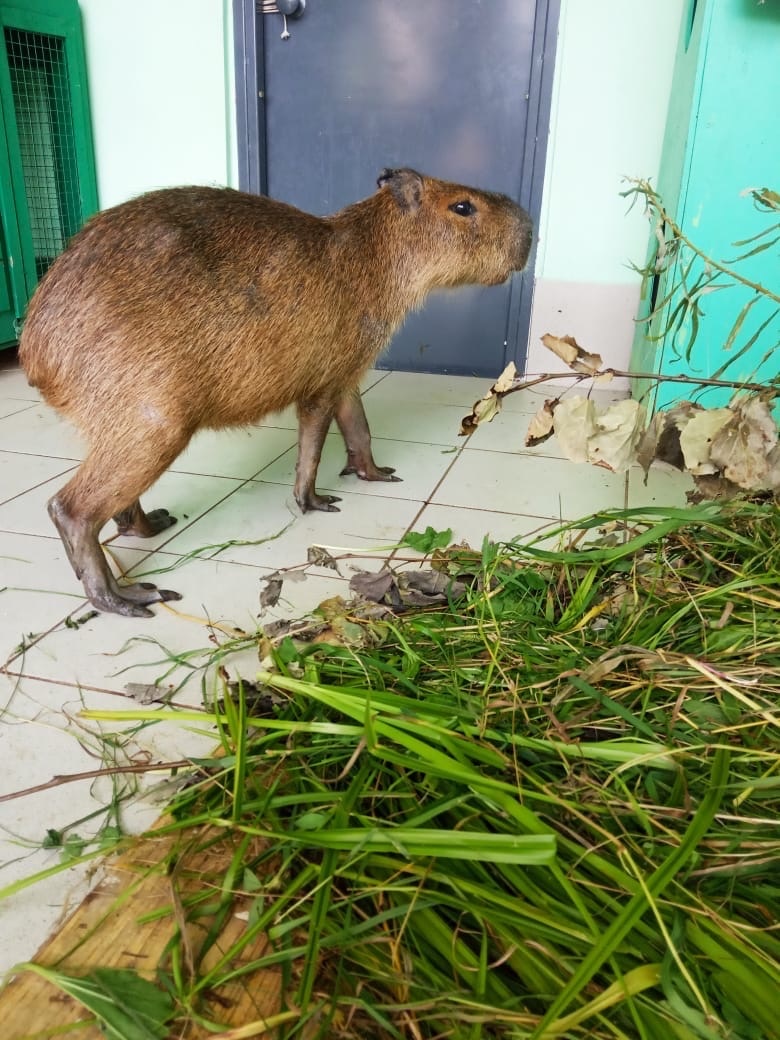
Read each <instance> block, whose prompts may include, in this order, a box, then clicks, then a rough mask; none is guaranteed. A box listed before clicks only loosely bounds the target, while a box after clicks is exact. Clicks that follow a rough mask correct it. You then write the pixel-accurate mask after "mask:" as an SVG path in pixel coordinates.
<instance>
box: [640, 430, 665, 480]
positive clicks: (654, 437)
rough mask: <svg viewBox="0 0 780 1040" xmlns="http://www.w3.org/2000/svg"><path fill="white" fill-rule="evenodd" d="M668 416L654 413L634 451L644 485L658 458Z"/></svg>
mask: <svg viewBox="0 0 780 1040" xmlns="http://www.w3.org/2000/svg"><path fill="white" fill-rule="evenodd" d="M668 416H669V413H668V412H656V413H655V415H654V416H653V418H652V419H651V420H650V422H649V424H648V426H647V429H646V430H645V432H644V433H643V434H642V436H641V437H640V439H639V444H638V445H637V449H636V461H637V462H638V463H639V465H640V466H641V467H642V469H643V470H644V474H645V484H646V483H647V474H648V473H649V472H650V467H651V466H652V464H653V463H654V462H655V460H656V459H657V458H658V448H659V445H660V443H661V438H662V437H663V435H664V434H665V433H666V429H667V422H668Z"/></svg>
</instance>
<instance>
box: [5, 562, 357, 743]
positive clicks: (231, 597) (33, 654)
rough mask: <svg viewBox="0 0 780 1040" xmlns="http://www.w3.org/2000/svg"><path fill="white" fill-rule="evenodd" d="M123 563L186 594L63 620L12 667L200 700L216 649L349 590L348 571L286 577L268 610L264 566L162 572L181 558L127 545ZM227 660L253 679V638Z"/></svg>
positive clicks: (189, 566)
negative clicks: (130, 610) (141, 613)
mask: <svg viewBox="0 0 780 1040" xmlns="http://www.w3.org/2000/svg"><path fill="white" fill-rule="evenodd" d="M304 559H305V558H304ZM122 561H123V562H124V563H125V564H128V565H131V564H133V563H135V564H136V565H137V566H136V571H137V572H139V573H143V574H144V576H145V580H149V581H154V582H155V583H156V584H158V585H160V586H161V587H164V588H173V589H175V590H176V591H177V592H179V593H181V595H182V597H183V598H182V599H181V600H180V601H175V602H171V603H170V604H168V605H162V604H157V605H155V606H154V607H153V608H152V609H153V610H154V614H155V616H154V618H124V617H120V616H118V615H115V614H104V613H100V614H98V615H97V616H96V617H92V618H89V619H88V620H86V621H85V623H83V624H79V625H78V627H76V628H72V627H67V626H65V625H59V626H58V627H57V628H56V629H55V630H54V631H53V632H50V633H49V634H48V635H47V636H46V637H45V638H44V639H43V640H41V641H40V642H39V643H36V644H34V645H32V646H31V647H29V649H28V650H27V651H26V653H25V654H24V657H23V658H17V659H16V660H15V661H12V662H10V663H9V665H8V671H9V674H15V673H16V672H17V671H18V672H20V673H22V674H24V675H25V676H31V677H36V678H39V679H47V680H51V681H58V682H60V683H67V684H71V686H72V688H73V687H78V686H81V687H83V688H85V689H86V690H97V691H106V692H114V693H115V694H119V695H122V694H124V692H125V688H126V685H127V683H128V682H134V683H151V684H155V685H158V686H159V687H160V688H161V690H163V691H165V692H166V693H169V694H172V695H174V697H175V700H176V703H186V704H192V705H194V706H197V705H200V704H202V700H203V693H204V687H203V680H204V671H203V669H204V667H205V666H206V665H207V664H208V663H209V662H210V661H211V665H210V667H209V670H208V674H207V676H206V682H207V687H206V690H205V692H206V694H207V695H208V696H209V697H212V696H213V695H214V693H215V690H216V680H217V676H216V671H215V663H214V659H213V655H214V652H215V650H217V648H218V647H224V646H225V644H227V643H230V642H231V641H232V640H234V639H236V638H238V639H240V632H245V633H249V634H250V635H251V634H252V633H254V632H255V631H256V630H257V629H258V627H259V626H260V625H263V624H266V623H267V622H269V621H273V620H274V619H276V618H278V617H282V616H284V617H291V616H292V617H297V616H299V615H302V614H305V613H307V612H308V611H310V610H312V609H313V608H314V607H316V606H317V605H318V604H319V603H321V602H322V601H323V600H324V599H327V598H328V597H329V596H332V595H336V594H339V595H348V590H347V582H346V580H345V578H342V577H339V576H338V575H337V574H335V573H332V572H326V573H325V574H322V573H320V574H309V575H307V577H306V579H305V580H304V581H289V582H285V583H284V585H283V588H282V600H281V601H280V603H279V604H278V605H277V606H276V607H273V608H267V609H265V610H262V608H261V606H260V592H261V589H262V588H263V587H264V584H263V578H264V576H265V575H266V574H270V573H271V571H270V570H268V569H261V568H257V567H247V566H241V565H239V564H235V563H230V562H227V561H223V560H216V559H212V560H198V559H190V560H187V561H185V562H184V563H183V565H182V566H178V567H177V568H176V569H175V570H173V571H170V572H169V573H166V574H158V573H154V570H155V569H156V568H158V567H168V566H170V565H171V564H177V563H179V562H181V561H179V560H178V558H177V557H174V556H172V555H170V554H167V553H157V554H155V555H154V556H153V557H148V558H144V557H142V554H141V553H138V552H137V551H135V550H131V549H124V550H122ZM89 610H90V607H89V604H84V608H83V611H79V612H77V614H76V615H74V617H75V618H76V619H77V620H78V618H79V617H80V616H84V615H85V614H88V612H89ZM177 657H179V658H182V660H181V661H177V660H176V658H177ZM224 664H225V666H226V667H227V670H228V671H229V672H230V673H231V674H233V675H236V674H241V675H242V676H243V677H244V678H254V676H255V674H256V672H257V669H258V667H259V658H258V650H257V646H256V644H254V643H252V645H251V646H249V647H248V648H246V649H242V650H241V651H240V652H238V653H231V654H229V655H228V656H227V657H226V658H225V660H224ZM236 670H238V671H236ZM216 692H219V691H218V690H216ZM71 696H73V689H72V692H71ZM90 696H91V694H90ZM113 706H114V707H124V706H126V705H123V704H121V703H117V704H114V705H113ZM181 753H182V750H181V749H179V751H178V754H181Z"/></svg>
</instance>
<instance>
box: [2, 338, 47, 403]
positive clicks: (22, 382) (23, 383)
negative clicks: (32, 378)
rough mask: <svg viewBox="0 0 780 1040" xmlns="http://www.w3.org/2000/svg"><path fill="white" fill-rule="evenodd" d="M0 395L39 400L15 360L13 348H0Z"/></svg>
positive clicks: (37, 394) (38, 396)
mask: <svg viewBox="0 0 780 1040" xmlns="http://www.w3.org/2000/svg"><path fill="white" fill-rule="evenodd" d="M0 397H14V398H16V399H17V400H20V401H40V400H41V395H40V393H39V392H38V391H37V390H36V389H35V387H33V386H30V384H29V383H28V382H27V376H26V375H25V374H24V372H23V371H22V369H21V368H20V367H19V364H18V362H17V360H16V351H15V350H0Z"/></svg>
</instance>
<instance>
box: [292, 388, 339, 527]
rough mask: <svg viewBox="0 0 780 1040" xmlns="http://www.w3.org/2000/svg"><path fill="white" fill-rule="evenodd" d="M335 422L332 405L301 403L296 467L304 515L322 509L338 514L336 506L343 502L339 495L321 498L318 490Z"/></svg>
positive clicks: (299, 497)
mask: <svg viewBox="0 0 780 1040" xmlns="http://www.w3.org/2000/svg"><path fill="white" fill-rule="evenodd" d="M332 418H333V408H332V406H331V405H329V404H328V405H326V404H323V403H322V402H319V401H317V402H311V401H305V402H303V401H302V402H299V403H298V460H297V462H296V463H295V489H294V492H293V493H294V495H295V501H296V502H297V503H298V505H299V506H300V507H301V512H303V513H307V512H308V511H309V510H310V509H321V510H322V511H323V512H325V513H338V511H339V508H338V506H337V505H334V503H335V502H340V501H341V499H340V498H338V497H337V496H336V495H319V494H317V491H316V488H315V486H314V485H315V482H316V480H317V467H318V466H319V464H320V456H321V455H322V446H323V444H324V443H325V436H326V434H327V432H328V429H329V427H330V423H331V420H332Z"/></svg>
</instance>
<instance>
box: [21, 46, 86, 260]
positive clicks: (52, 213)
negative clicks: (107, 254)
mask: <svg viewBox="0 0 780 1040" xmlns="http://www.w3.org/2000/svg"><path fill="white" fill-rule="evenodd" d="M4 31H5V46H6V51H7V55H8V66H9V70H10V73H11V93H12V97H13V105H14V112H15V114H16V125H17V131H18V135H19V149H20V152H21V158H22V171H23V175H24V190H25V196H26V199H27V209H28V212H29V219H30V228H31V232H32V242H33V249H34V252H35V268H36V274H37V276H38V278H40V277H41V276H42V275H43V274H44V272H45V271H46V270H47V268H48V267H49V266H50V265H51V264H52V263H53V262H54V260H55V258H56V257H57V255H58V254H59V253H61V252H62V250H63V248H64V247H65V243H66V242H67V240H68V238H70V236H71V235H73V234H75V232H76V231H77V230H78V229H79V227H80V226H81V223H82V212H81V196H80V191H79V178H78V165H77V162H76V143H75V137H74V133H73V113H72V106H71V95H70V83H69V80H68V65H67V54H66V51H65V40H64V39H63V38H62V37H60V36H51V35H48V34H46V33H39V32H30V31H28V30H26V29H14V28H11V27H6V28H5V30H4Z"/></svg>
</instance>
